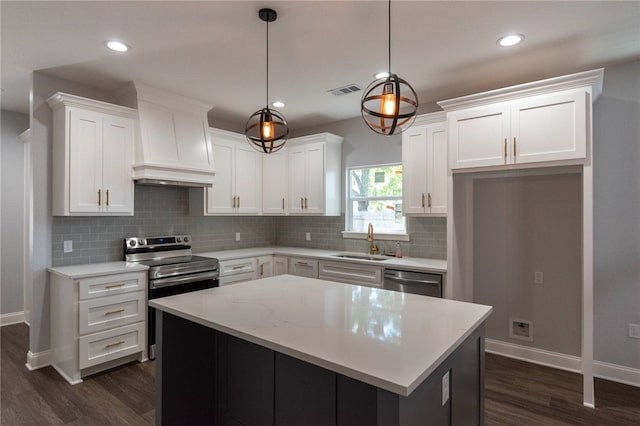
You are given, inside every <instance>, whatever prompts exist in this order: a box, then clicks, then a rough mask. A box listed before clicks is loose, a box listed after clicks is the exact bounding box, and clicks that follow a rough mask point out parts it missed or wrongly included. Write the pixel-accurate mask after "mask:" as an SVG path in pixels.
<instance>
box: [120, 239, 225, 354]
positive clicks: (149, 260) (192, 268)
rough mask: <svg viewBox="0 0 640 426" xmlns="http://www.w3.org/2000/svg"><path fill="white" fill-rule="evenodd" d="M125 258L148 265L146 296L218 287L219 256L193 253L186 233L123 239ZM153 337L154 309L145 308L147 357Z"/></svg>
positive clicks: (153, 350)
mask: <svg viewBox="0 0 640 426" xmlns="http://www.w3.org/2000/svg"><path fill="white" fill-rule="evenodd" d="M124 258H125V260H126V261H127V262H136V263H140V264H142V265H147V266H149V277H148V278H149V280H148V281H149V289H148V298H149V299H156V298H158V297H164V296H172V295H174V294H181V293H188V292H190V291H196V290H203V289H205V288H211V287H218V277H219V275H220V265H219V262H218V259H214V258H209V257H202V256H193V255H192V254H191V237H190V236H189V235H174V236H165V237H131V238H125V239H124ZM155 336H156V317H155V309H153V308H148V315H147V344H148V345H149V358H150V359H154V358H155V343H156V338H155Z"/></svg>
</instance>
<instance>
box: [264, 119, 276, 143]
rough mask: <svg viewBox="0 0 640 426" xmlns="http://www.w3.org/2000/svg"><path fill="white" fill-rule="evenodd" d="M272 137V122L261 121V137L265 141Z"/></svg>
mask: <svg viewBox="0 0 640 426" xmlns="http://www.w3.org/2000/svg"><path fill="white" fill-rule="evenodd" d="M272 137H273V122H271V121H265V122H264V123H262V139H264V140H265V141H267V140H270V139H271V138H272Z"/></svg>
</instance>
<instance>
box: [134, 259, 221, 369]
mask: <svg viewBox="0 0 640 426" xmlns="http://www.w3.org/2000/svg"><path fill="white" fill-rule="evenodd" d="M218 276H219V273H218V271H217V270H216V271H207V272H200V273H196V274H189V275H179V276H175V277H167V278H160V279H156V280H149V299H157V298H159V297H165V296H173V295H176V294H182V293H189V292H192V291H197V290H204V289H207V288H213V287H218ZM147 344H148V345H149V348H148V349H149V351H148V353H149V359H155V358H156V310H155V308H151V307H149V308H148V312H147Z"/></svg>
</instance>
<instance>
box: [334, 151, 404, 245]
mask: <svg viewBox="0 0 640 426" xmlns="http://www.w3.org/2000/svg"><path fill="white" fill-rule="evenodd" d="M391 166H402V162H393V163H383V164H371V165H362V166H349V167H346V168H345V173H344V181H345V182H344V200H345V208H344V216H345V222H344V231H342V238H349V239H362V240H366V239H367V233H366V232H360V231H351V230H349V227H350V226H351V225H352V222H351V221H352V214H353V212H352V208H353V207H352V204H353V201H355V200H354V199H352V198H351V171H352V170H354V169H374V168H381V167H391ZM403 179H404V176H403ZM403 183H404V181H403ZM366 199H367V200H371V201H376V200H389V199H399V200H400V201H402V199H403V195H400V197H397V196H376V197H366ZM402 216H403V217H404V231H402V232H375V229H374V235H375V239H376V240H388V241H409V233H408V230H407V216H406V215H404V214H403V215H402Z"/></svg>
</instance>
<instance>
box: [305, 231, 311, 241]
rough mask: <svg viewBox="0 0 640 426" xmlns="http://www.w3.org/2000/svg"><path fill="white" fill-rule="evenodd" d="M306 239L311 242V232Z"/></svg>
mask: <svg viewBox="0 0 640 426" xmlns="http://www.w3.org/2000/svg"><path fill="white" fill-rule="evenodd" d="M305 239H306V240H307V241H311V232H307V235H306V236H305Z"/></svg>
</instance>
